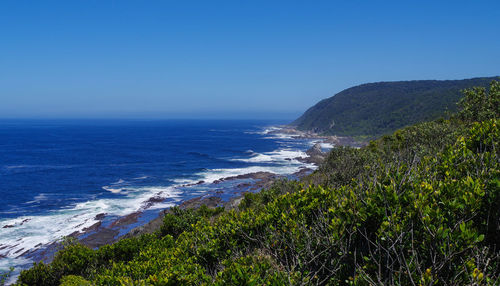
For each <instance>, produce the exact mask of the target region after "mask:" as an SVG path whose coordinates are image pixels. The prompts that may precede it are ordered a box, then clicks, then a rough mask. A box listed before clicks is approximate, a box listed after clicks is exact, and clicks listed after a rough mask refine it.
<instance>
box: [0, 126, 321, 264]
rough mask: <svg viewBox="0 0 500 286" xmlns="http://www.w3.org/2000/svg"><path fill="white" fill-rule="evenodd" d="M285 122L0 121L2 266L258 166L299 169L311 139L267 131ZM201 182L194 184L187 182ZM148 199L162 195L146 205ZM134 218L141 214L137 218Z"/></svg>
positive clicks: (225, 188) (277, 170)
mask: <svg viewBox="0 0 500 286" xmlns="http://www.w3.org/2000/svg"><path fill="white" fill-rule="evenodd" d="M283 123H286V122H283V121H215V120H210V121H202V120H165V121H145V120H142V121H131V120H129V121H127V120H103V121H97V120H73V121H68V120H66V121H63V120H2V121H0V198H1V203H0V270H1V269H2V268H3V269H5V268H6V267H8V266H19V265H23V264H24V265H26V264H29V263H31V258H30V257H29V255H28V254H29V253H30V252H31V251H33V250H34V249H39V248H43V247H44V245H47V244H49V243H51V242H53V241H55V240H57V239H59V238H60V237H62V236H65V235H69V234H71V233H74V232H75V231H81V230H82V229H84V228H86V227H89V226H91V225H92V224H94V223H95V222H96V216H97V215H99V214H105V216H106V218H107V219H108V220H111V219H114V218H117V217H120V216H124V215H127V214H130V213H133V212H136V211H143V212H145V213H147V212H149V213H155V214H157V213H158V212H159V210H160V209H164V208H167V207H170V206H173V205H177V204H179V203H181V202H182V201H183V200H185V199H188V198H192V197H193V196H200V195H204V194H210V193H212V192H215V191H218V192H219V193H221V189H223V190H222V193H224V192H225V193H226V194H227V195H229V196H230V195H231V194H232V193H231V189H232V188H234V184H236V183H238V182H226V183H225V184H212V182H214V181H215V180H218V179H221V178H226V177H230V176H236V175H241V174H246V173H252V172H257V171H267V172H272V173H276V174H280V175H290V174H292V173H294V172H297V171H299V170H300V169H301V168H304V167H312V166H310V165H307V164H305V163H301V162H299V161H298V160H295V158H296V157H300V156H305V154H304V151H305V150H307V149H308V148H309V147H310V146H312V144H313V142H312V141H311V140H300V139H292V138H290V136H286V135H284V134H275V133H273V132H272V131H276V130H277V129H276V128H275V127H273V126H276V125H278V124H283ZM200 181H203V183H201V184H198V185H192V184H194V183H196V182H200ZM151 197H161V198H162V200H163V201H162V202H159V203H156V204H153V205H151V204H147V203H145V202H146V201H147V200H148V199H150V198H151ZM139 223H140V222H139Z"/></svg>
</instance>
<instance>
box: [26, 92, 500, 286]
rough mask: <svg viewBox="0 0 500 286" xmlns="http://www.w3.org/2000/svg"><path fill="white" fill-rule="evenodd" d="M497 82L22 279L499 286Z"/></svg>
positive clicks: (70, 253) (72, 248) (64, 255)
mask: <svg viewBox="0 0 500 286" xmlns="http://www.w3.org/2000/svg"><path fill="white" fill-rule="evenodd" d="M499 101H500V85H499V84H498V83H493V84H492V85H491V88H490V90H489V92H485V90H484V89H474V90H469V91H467V92H466V96H465V98H464V100H463V101H462V104H461V106H462V107H461V112H460V113H459V114H457V115H456V116H454V117H453V118H452V119H449V120H439V121H434V122H427V123H422V124H418V125H415V126H411V127H408V128H404V129H401V130H398V131H397V132H395V133H394V134H392V135H389V136H385V137H383V138H381V139H379V140H376V141H372V142H371V143H370V144H369V145H368V146H367V147H364V148H361V149H353V148H345V147H342V148H336V149H334V150H332V152H331V153H330V154H329V157H328V159H327V161H326V162H325V163H324V165H322V166H321V167H320V168H319V169H318V170H317V171H316V172H314V173H313V174H312V175H311V176H309V177H308V178H306V179H305V180H304V181H303V182H295V181H279V182H276V183H275V184H274V186H273V187H272V188H270V189H267V190H263V191H261V192H260V193H257V194H247V195H246V196H245V198H244V200H243V201H242V203H241V204H240V206H239V210H228V211H222V210H221V209H215V210H210V209H207V208H200V209H198V210H179V209H175V210H174V211H173V212H172V213H171V214H167V215H166V217H165V220H164V226H163V227H162V228H161V230H159V231H158V232H157V233H156V234H154V235H144V236H141V237H137V238H130V239H124V240H121V241H120V242H118V243H115V244H113V245H109V246H105V247H102V248H100V249H99V250H90V249H88V248H86V247H84V246H82V245H79V244H70V245H68V246H67V247H66V248H65V249H64V250H62V251H60V252H59V253H58V254H57V255H56V257H55V259H54V261H53V262H52V263H51V264H48V265H47V264H43V263H38V264H36V265H34V267H33V268H32V269H30V270H27V271H23V272H22V273H21V276H20V278H19V281H18V283H19V284H20V285H57V284H59V283H62V285H92V284H97V285H150V284H151V285H211V284H214V285H289V284H291V285H311V284H315V285H327V284H328V285H498V283H499V282H500V280H499V279H500V249H499V247H500V245H499V244H500V242H499V240H498V238H499V237H500V170H499V155H500V154H499V148H500V146H499V142H498V141H499V140H498V139H499V138H500V129H499V126H498V125H499V124H500V122H499V121H498V116H499V113H500V110H499Z"/></svg>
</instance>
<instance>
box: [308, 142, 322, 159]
mask: <svg viewBox="0 0 500 286" xmlns="http://www.w3.org/2000/svg"><path fill="white" fill-rule="evenodd" d="M306 154H307V155H309V156H311V157H313V156H324V155H325V153H323V150H321V144H320V143H316V144H314V146H312V147H311V148H310V149H309V150H307V151H306Z"/></svg>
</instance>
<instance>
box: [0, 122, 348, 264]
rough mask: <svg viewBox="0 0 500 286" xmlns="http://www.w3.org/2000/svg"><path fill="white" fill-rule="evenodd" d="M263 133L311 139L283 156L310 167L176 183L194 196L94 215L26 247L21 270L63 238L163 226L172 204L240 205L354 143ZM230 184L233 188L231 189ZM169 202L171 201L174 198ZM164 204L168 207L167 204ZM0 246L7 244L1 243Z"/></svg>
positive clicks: (87, 238) (159, 197)
mask: <svg viewBox="0 0 500 286" xmlns="http://www.w3.org/2000/svg"><path fill="white" fill-rule="evenodd" d="M263 135H265V136H271V137H272V138H273V139H280V138H286V139H302V140H309V141H310V142H309V143H310V144H311V145H313V146H312V147H311V148H310V149H309V150H307V151H306V152H301V153H302V154H303V155H304V156H303V157H293V156H291V157H290V158H288V157H286V158H284V160H289V161H295V162H297V161H298V162H301V163H303V164H304V165H303V166H308V167H299V170H298V171H296V172H294V173H291V174H290V173H287V174H281V175H279V174H275V173H271V172H266V171H257V172H249V173H244V174H238V175H230V176H226V177H220V178H218V177H217V178H216V177H213V178H210V179H209V181H208V182H205V181H198V182H189V183H185V184H179V185H176V186H174V187H173V188H178V187H181V188H193V191H194V192H193V195H190V196H189V197H187V198H185V199H184V198H183V199H182V201H180V200H174V203H173V204H166V203H165V202H166V200H167V199H168V198H169V197H168V194H165V193H163V194H162V192H161V191H160V192H158V193H156V194H154V195H153V196H151V197H149V198H147V199H146V200H144V201H142V202H141V203H140V208H139V209H138V210H137V211H134V212H131V213H128V214H125V215H123V216H119V217H114V218H110V217H109V216H107V213H99V214H97V215H95V217H94V221H95V223H93V224H92V225H88V226H86V227H85V228H83V229H80V231H75V232H73V233H71V234H70V235H67V236H66V237H65V238H62V239H61V240H58V241H55V242H51V243H48V244H45V245H41V244H40V245H37V247H38V248H35V249H25V250H23V251H22V252H20V253H19V255H18V256H17V258H16V259H18V258H19V259H24V258H26V259H28V260H29V263H27V264H25V266H19V267H20V268H19V269H24V267H28V265H31V263H32V262H39V261H43V262H46V263H47V262H50V261H52V259H53V256H54V255H55V253H56V252H57V251H58V250H60V249H61V248H62V245H63V243H64V240H66V239H68V238H69V239H75V240H78V241H79V242H80V243H82V244H84V245H86V246H88V247H91V248H98V247H101V246H103V245H107V244H111V243H114V242H116V241H118V240H120V239H123V238H127V237H131V236H136V235H140V234H142V233H152V232H154V231H155V230H156V229H158V228H159V227H160V226H161V224H162V221H163V217H164V215H165V213H167V212H168V211H169V209H170V208H171V207H172V206H178V207H180V208H198V207H199V206H201V205H207V206H208V207H217V206H223V207H225V208H226V209H232V208H237V206H238V204H239V203H240V202H241V199H242V198H243V196H244V194H245V193H247V192H258V191H260V190H261V189H263V188H266V187H269V186H270V185H271V184H272V183H273V182H274V181H275V180H278V179H281V178H291V179H300V178H302V177H303V176H306V175H307V174H309V173H311V172H312V171H313V170H314V169H315V168H317V166H318V165H319V164H320V163H321V161H322V160H323V159H324V157H325V156H326V153H324V152H323V151H322V147H324V148H332V147H333V146H335V145H351V146H352V145H353V144H352V142H350V141H349V140H344V139H343V138H341V139H339V138H338V137H335V136H320V135H317V134H314V133H310V132H302V131H298V130H295V129H293V128H291V127H289V126H277V127H270V128H269V129H266V131H265V133H263ZM280 155H281V154H280ZM287 155H288V154H287ZM252 158H253V157H252ZM249 171H251V170H249ZM221 175H222V174H221ZM215 178H216V179H215ZM207 185H210V186H211V188H210V191H209V192H205V193H203V192H202V193H203V194H202V195H199V193H200V192H196V189H195V188H197V187H200V188H202V186H207ZM227 185H230V186H232V187H230V188H228V187H227ZM214 186H215V187H214ZM218 186H220V188H218ZM196 193H198V194H196ZM165 195H166V196H165ZM169 202H170V203H171V202H172V200H170V201H169ZM164 205H168V206H167V207H164ZM155 206H156V207H155ZM0 247H4V246H1V245H0ZM16 272H17V271H16Z"/></svg>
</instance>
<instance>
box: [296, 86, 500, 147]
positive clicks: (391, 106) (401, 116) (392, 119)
mask: <svg viewBox="0 0 500 286" xmlns="http://www.w3.org/2000/svg"><path fill="white" fill-rule="evenodd" d="M494 79H498V77H490V78H474V79H467V80H446V81H436V80H418V81H399V82H378V83H369V84H363V85H358V86H355V87H351V88H348V89H346V90H343V91H341V92H339V93H337V94H336V95H334V96H332V97H330V98H327V99H324V100H322V101H320V102H319V103H317V104H316V105H314V106H313V107H311V108H309V109H308V110H307V111H306V112H305V113H304V114H303V115H302V116H301V117H300V118H298V119H297V120H295V121H294V122H293V123H292V125H294V126H297V128H298V129H300V130H311V131H314V132H316V133H321V134H331V135H341V136H363V135H369V136H371V137H372V138H373V137H375V136H380V135H383V134H389V133H391V132H393V131H395V130H396V129H398V128H402V127H405V126H409V125H412V124H415V123H418V122H422V121H426V120H433V119H436V118H438V117H441V116H443V115H444V114H445V112H454V111H456V110H457V106H456V102H457V101H458V100H459V99H460V97H461V93H460V91H461V90H462V89H465V88H471V87H473V86H480V87H483V88H484V87H486V86H488V84H489V83H490V82H491V81H492V80H494Z"/></svg>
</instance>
